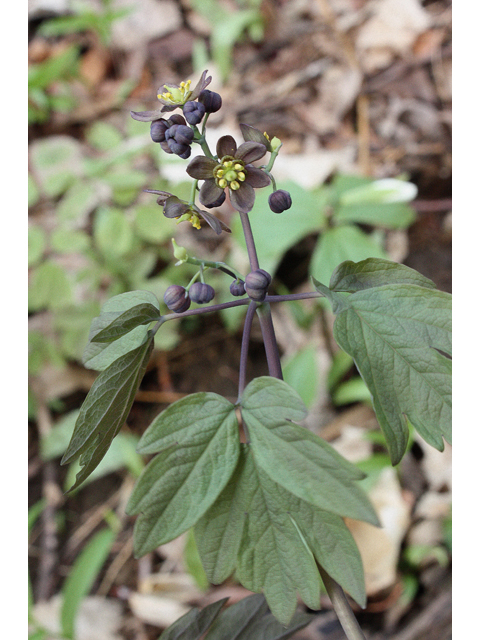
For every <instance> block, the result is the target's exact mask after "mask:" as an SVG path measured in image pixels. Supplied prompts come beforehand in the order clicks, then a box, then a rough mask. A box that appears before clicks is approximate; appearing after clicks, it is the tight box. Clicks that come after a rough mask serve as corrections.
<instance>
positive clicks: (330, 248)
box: [310, 225, 387, 282]
mask: <svg viewBox="0 0 480 640" xmlns="http://www.w3.org/2000/svg"><path fill="white" fill-rule="evenodd" d="M366 258H387V255H386V253H385V251H384V250H383V249H382V247H381V246H380V245H379V244H378V242H376V241H375V240H374V239H373V238H372V236H369V235H367V234H366V233H364V232H363V231H361V230H360V229H358V228H357V227H355V226H352V225H345V226H339V227H333V228H330V229H326V230H325V231H324V232H323V233H321V234H320V237H319V239H318V242H317V245H316V247H315V249H314V251H313V254H312V259H311V262H310V274H311V275H312V276H313V277H314V278H316V279H317V280H319V281H320V282H329V281H330V277H331V275H332V273H333V271H334V269H335V268H336V267H337V266H338V265H339V264H340V263H341V262H344V261H345V260H353V261H355V262H357V261H358V260H365V259H366Z"/></svg>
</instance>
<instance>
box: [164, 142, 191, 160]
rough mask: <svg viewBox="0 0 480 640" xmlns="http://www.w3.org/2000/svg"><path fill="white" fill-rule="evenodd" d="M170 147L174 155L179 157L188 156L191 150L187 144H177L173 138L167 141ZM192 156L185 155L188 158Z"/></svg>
mask: <svg viewBox="0 0 480 640" xmlns="http://www.w3.org/2000/svg"><path fill="white" fill-rule="evenodd" d="M167 143H168V146H169V147H170V151H171V152H172V153H175V154H176V155H177V156H180V155H184V154H186V152H187V151H188V150H189V149H190V147H189V146H188V145H186V144H180V143H179V142H176V141H175V140H174V139H173V138H170V140H167ZM189 155H190V154H187V155H185V157H186V158H188V156H189Z"/></svg>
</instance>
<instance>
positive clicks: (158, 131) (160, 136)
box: [150, 118, 169, 142]
mask: <svg viewBox="0 0 480 640" xmlns="http://www.w3.org/2000/svg"><path fill="white" fill-rule="evenodd" d="M168 127H169V124H168V122H167V121H166V120H164V119H163V118H162V119H161V120H154V121H153V122H152V124H151V125H150V137H151V138H152V140H153V141H154V142H165V132H166V131H167V129H168Z"/></svg>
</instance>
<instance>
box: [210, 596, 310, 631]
mask: <svg viewBox="0 0 480 640" xmlns="http://www.w3.org/2000/svg"><path fill="white" fill-rule="evenodd" d="M314 617H315V616H314V615H312V614H307V613H301V612H297V613H295V614H294V616H293V618H292V620H291V622H290V624H289V625H288V626H287V627H285V626H284V625H283V624H281V623H280V622H278V620H276V619H275V618H274V616H273V615H272V614H271V613H270V612H269V610H268V606H267V603H266V601H265V597H264V596H263V595H261V594H254V595H252V596H248V597H246V598H243V599H242V600H240V601H239V602H236V603H235V604H233V605H232V606H231V607H228V608H227V609H225V611H222V613H221V614H220V616H219V617H218V618H217V620H216V621H215V622H214V624H213V626H212V628H211V630H210V631H209V632H208V634H207V635H206V637H205V640H225V639H226V638H228V640H287V639H288V638H291V637H292V636H293V634H294V633H296V632H297V631H300V629H303V628H304V627H306V626H307V625H308V624H310V622H312V620H313V618H314Z"/></svg>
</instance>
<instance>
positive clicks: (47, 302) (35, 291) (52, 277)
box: [28, 260, 72, 311]
mask: <svg viewBox="0 0 480 640" xmlns="http://www.w3.org/2000/svg"><path fill="white" fill-rule="evenodd" d="M71 302H72V288H71V285H70V281H69V278H68V276H67V274H66V272H65V269H63V267H61V266H60V265H59V264H57V263H56V262H53V261H52V260H45V262H43V263H42V264H40V265H39V266H38V267H37V268H36V269H35V271H34V272H33V274H32V278H31V282H30V286H29V295H28V307H29V309H30V310H31V311H39V310H40V309H53V310H55V309H61V308H62V307H66V306H68V305H69V304H70V303H71Z"/></svg>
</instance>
